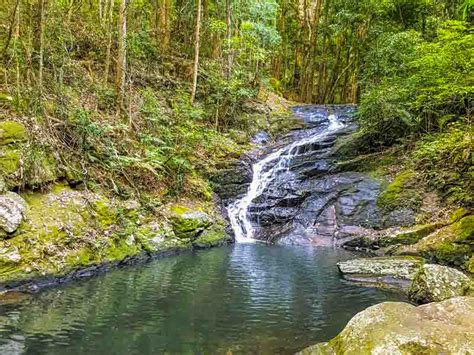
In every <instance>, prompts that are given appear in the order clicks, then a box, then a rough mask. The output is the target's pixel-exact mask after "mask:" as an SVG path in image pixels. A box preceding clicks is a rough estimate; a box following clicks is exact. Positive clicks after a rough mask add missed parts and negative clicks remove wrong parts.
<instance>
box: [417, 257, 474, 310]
mask: <svg viewBox="0 0 474 355" xmlns="http://www.w3.org/2000/svg"><path fill="white" fill-rule="evenodd" d="M470 284H471V280H470V279H469V277H467V276H466V275H464V274H463V273H462V272H460V271H458V270H456V269H453V268H450V267H447V266H441V265H434V264H425V265H423V266H422V268H421V269H420V271H419V272H418V273H417V274H416V276H415V278H414V280H413V283H412V284H411V287H410V290H409V292H408V294H409V296H410V299H411V300H412V301H414V302H416V303H429V302H439V301H444V300H447V299H449V298H452V297H456V296H464V295H466V294H467V292H468V291H469V288H470Z"/></svg>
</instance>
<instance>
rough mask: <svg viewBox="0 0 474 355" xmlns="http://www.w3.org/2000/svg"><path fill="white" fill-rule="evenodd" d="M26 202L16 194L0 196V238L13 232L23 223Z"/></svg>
mask: <svg viewBox="0 0 474 355" xmlns="http://www.w3.org/2000/svg"><path fill="white" fill-rule="evenodd" d="M25 211H26V202H25V200H24V199H23V198H22V197H21V196H20V195H18V194H16V193H14V192H7V193H5V194H3V195H0V236H1V235H2V234H3V235H5V234H6V233H8V234H10V233H13V232H15V231H16V230H17V229H18V227H19V226H20V224H21V222H23V218H24V213H25Z"/></svg>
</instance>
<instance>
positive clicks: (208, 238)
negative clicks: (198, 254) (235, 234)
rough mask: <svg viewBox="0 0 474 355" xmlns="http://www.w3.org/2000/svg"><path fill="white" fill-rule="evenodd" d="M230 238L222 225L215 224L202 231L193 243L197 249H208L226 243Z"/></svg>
mask: <svg viewBox="0 0 474 355" xmlns="http://www.w3.org/2000/svg"><path fill="white" fill-rule="evenodd" d="M230 240H231V238H230V236H229V235H227V233H226V232H225V228H224V226H222V225H219V224H215V225H213V226H212V227H210V228H209V229H206V230H205V231H204V232H202V233H201V234H200V235H199V237H198V238H197V239H196V240H194V241H193V245H194V246H195V247H196V248H198V249H208V248H212V247H216V246H221V245H224V244H226V243H227V242H229V241H230Z"/></svg>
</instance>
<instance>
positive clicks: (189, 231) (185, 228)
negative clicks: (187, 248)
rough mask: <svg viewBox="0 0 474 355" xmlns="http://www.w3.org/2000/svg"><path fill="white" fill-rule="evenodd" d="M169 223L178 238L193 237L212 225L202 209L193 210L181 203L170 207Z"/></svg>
mask: <svg viewBox="0 0 474 355" xmlns="http://www.w3.org/2000/svg"><path fill="white" fill-rule="evenodd" d="M170 220H171V225H172V226H173V231H174V233H175V234H176V236H177V237H178V238H185V239H193V238H195V237H197V236H198V235H199V233H201V232H202V231H204V230H205V229H206V228H208V227H209V226H211V225H212V221H211V219H210V217H209V215H208V214H207V213H205V212H202V211H193V210H191V209H189V208H187V207H185V206H182V205H175V206H173V207H172V208H171V216H170Z"/></svg>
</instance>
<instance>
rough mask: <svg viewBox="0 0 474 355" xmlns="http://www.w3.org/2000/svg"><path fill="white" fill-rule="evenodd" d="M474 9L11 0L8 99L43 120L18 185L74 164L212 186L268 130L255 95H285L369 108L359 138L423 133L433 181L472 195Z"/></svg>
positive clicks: (235, 0)
mask: <svg viewBox="0 0 474 355" xmlns="http://www.w3.org/2000/svg"><path fill="white" fill-rule="evenodd" d="M473 6H474V5H473V3H472V1H470V0H466V1H456V0H383V1H375V0H363V1H351V0H319V1H316V0H315V1H310V0H279V1H278V0H226V1H224V0H222V1H218V0H216V1H214V0H200V1H181V0H176V1H173V0H117V1H115V0H96V1H95V0H94V1H85V0H38V1H33V0H4V6H2V8H1V9H0V30H1V31H0V47H1V62H0V66H1V72H2V76H1V77H2V78H1V82H0V105H1V106H0V108H1V110H2V116H3V117H4V118H8V117H21V118H22V119H25V120H26V121H27V122H25V123H26V124H27V125H29V126H34V127H35V139H34V140H32V141H31V142H30V144H31V147H30V154H28V156H27V157H25V161H24V169H23V170H24V172H23V173H22V177H21V179H20V180H21V181H20V180H17V181H11V182H10V183H9V185H10V186H27V185H31V186H33V187H41V185H42V184H44V183H46V184H47V183H48V180H49V181H52V180H54V179H55V177H57V176H58V174H59V175H61V174H62V173H59V172H58V171H57V170H67V171H68V172H70V173H71V174H72V173H73V174H78V175H84V174H85V173H87V177H88V178H91V180H92V181H94V180H95V181H96V182H97V181H100V182H102V183H105V184H108V185H109V186H110V188H114V189H115V190H117V191H116V192H120V193H134V190H135V192H136V191H137V190H140V189H142V188H143V187H146V186H148V187H150V186H153V187H154V189H155V191H156V190H157V189H161V190H162V189H163V188H165V189H166V188H169V189H171V190H173V191H178V192H179V191H181V190H182V189H183V186H184V185H186V186H190V188H189V189H188V190H189V191H201V192H203V193H206V191H207V190H208V189H207V188H206V187H205V185H206V184H207V182H206V181H205V179H204V180H203V179H202V178H201V177H202V176H206V170H209V169H212V168H213V167H211V166H208V165H212V164H214V163H215V162H216V161H218V160H219V158H218V156H219V155H220V156H221V157H223V156H226V154H231V153H232V152H234V153H236V154H238V153H239V151H240V149H241V148H239V145H237V146H235V143H236V142H237V143H245V142H247V141H248V138H245V137H246V136H247V137H248V136H250V135H251V133H255V130H256V129H257V128H258V127H256V125H254V124H253V122H251V121H252V119H251V118H249V115H245V111H246V103H248V102H252V101H255V100H258V99H261V98H262V97H266V96H265V95H267V94H268V93H274V94H277V95H281V96H284V97H286V98H287V99H288V100H290V101H293V102H301V103H313V104H337V103H355V104H358V106H359V110H358V115H359V122H360V126H361V132H360V137H357V139H356V142H354V144H355V149H356V150H358V151H360V152H363V153H369V152H374V151H381V150H383V149H386V148H387V147H390V146H393V145H397V144H406V145H409V146H410V147H409V149H410V151H413V144H414V143H415V142H416V144H417V145H416V147H417V148H416V149H415V151H414V153H413V156H412V157H411V159H412V160H415V161H416V163H415V165H416V166H419V167H423V169H422V170H423V173H424V174H425V175H426V176H425V178H429V180H430V182H431V183H433V185H434V186H438V187H441V188H442V189H444V190H445V191H443V193H444V194H445V195H446V197H450V198H452V199H453V200H454V201H455V202H457V203H463V204H471V203H472V196H469V194H465V193H464V192H465V191H466V189H467V188H468V187H472V186H467V185H465V184H467V183H468V181H469V180H470V178H472V170H471V169H470V168H469V167H468V163H470V161H471V159H472V158H471V148H472V146H471V144H470V143H471V142H470V133H471V132H470V128H468V127H470V123H471V122H470V120H471V118H470V115H471V109H472V92H473V75H472V65H473V63H472V57H473V55H472V54H473V43H474V41H473V33H472V22H473V20H474V19H473ZM266 93H267V94H266ZM267 96H268V95H267ZM247 106H248V105H247ZM247 109H248V107H247ZM263 125H265V124H264V123H263ZM257 126H258V125H257ZM249 132H250V133H249ZM420 137H423V138H422V139H420ZM407 142H408V143H407ZM240 146H241V145H240ZM0 163H1V164H2V165H3V169H6V170H8V168H10V170H12V167H11V166H10V167H8V165H12V164H13V165H14V162H12V159H7V158H3V159H2V160H0ZM40 165H41V166H40ZM448 166H449V167H455V168H454V169H451V168H450V169H448V170H449V171H445V170H443V168H444V167H448ZM137 172H138V173H137ZM135 175H138V176H135ZM434 175H436V176H434ZM9 179H10V180H15V179H14V178H11V177H7V180H9ZM185 180H187V183H184V181H185ZM140 181H142V182H143V181H147V182H148V183H146V184H143V185H144V186H140V187H137V184H140ZM121 184H123V185H126V186H125V187H122V186H121ZM192 185H197V187H198V188H197V189H195V188H193V187H191V186H192ZM121 189H122V190H129V191H128V192H125V191H119V190H121ZM463 191H464V192H463ZM169 192H170V191H168V192H165V194H167V193H169ZM171 193H172V192H171Z"/></svg>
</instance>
